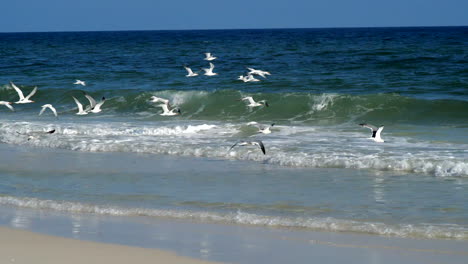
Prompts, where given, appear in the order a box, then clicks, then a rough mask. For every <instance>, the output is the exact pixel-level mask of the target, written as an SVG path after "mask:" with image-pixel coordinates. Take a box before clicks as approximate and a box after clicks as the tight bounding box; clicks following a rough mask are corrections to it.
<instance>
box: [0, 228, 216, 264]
mask: <svg viewBox="0 0 468 264" xmlns="http://www.w3.org/2000/svg"><path fill="white" fill-rule="evenodd" d="M0 263H21V264H29V263H34V264H42V263H43V264H46V263H47V264H54V263H69V264H74V263H88V264H93V263H113V264H119V263H122V264H124V263H125V264H127V263H141V264H144V263H170V264H176V263H188V264H192V263H193V264H202V263H205V264H207V263H215V262H208V261H202V260H196V259H191V258H187V257H182V256H178V255H176V254H174V253H172V252H170V251H163V250H157V249H146V248H137V247H129V246H122V245H115V244H104V243H96V242H89V241H81V240H75V239H69V238H62V237H56V236H49V235H43V234H39V233H34V232H30V231H25V230H18V229H11V228H5V227H0Z"/></svg>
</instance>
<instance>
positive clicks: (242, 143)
mask: <svg viewBox="0 0 468 264" xmlns="http://www.w3.org/2000/svg"><path fill="white" fill-rule="evenodd" d="M235 146H258V147H259V148H260V149H261V150H262V152H263V155H265V154H266V152H265V146H264V145H263V142H262V141H261V140H256V141H240V142H237V143H236V144H234V145H232V146H231V148H230V149H229V151H230V150H231V149H232V148H234V147H235Z"/></svg>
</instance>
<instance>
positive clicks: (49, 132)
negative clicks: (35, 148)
mask: <svg viewBox="0 0 468 264" xmlns="http://www.w3.org/2000/svg"><path fill="white" fill-rule="evenodd" d="M16 133H17V134H19V135H25V136H28V141H30V140H31V139H35V138H36V137H35V136H33V135H30V134H23V133H20V132H18V131H16ZM32 133H34V134H40V133H44V134H53V133H55V129H52V130H48V131H46V132H32Z"/></svg>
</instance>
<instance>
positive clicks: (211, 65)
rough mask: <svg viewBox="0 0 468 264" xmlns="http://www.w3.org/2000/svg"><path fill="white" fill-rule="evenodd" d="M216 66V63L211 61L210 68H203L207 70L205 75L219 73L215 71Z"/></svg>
mask: <svg viewBox="0 0 468 264" xmlns="http://www.w3.org/2000/svg"><path fill="white" fill-rule="evenodd" d="M214 67H215V66H214V64H213V63H211V62H210V68H208V69H206V68H203V70H204V71H205V75H206V76H214V75H218V74H217V73H215V72H213V69H214Z"/></svg>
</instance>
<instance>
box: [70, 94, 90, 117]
mask: <svg viewBox="0 0 468 264" xmlns="http://www.w3.org/2000/svg"><path fill="white" fill-rule="evenodd" d="M72 97H73V100H75V103H76V105H77V106H78V113H76V114H77V115H87V114H88V111H84V110H83V105H82V104H81V103H80V101H78V99H76V98H75V96H72Z"/></svg>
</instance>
